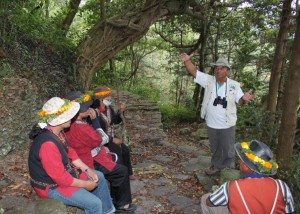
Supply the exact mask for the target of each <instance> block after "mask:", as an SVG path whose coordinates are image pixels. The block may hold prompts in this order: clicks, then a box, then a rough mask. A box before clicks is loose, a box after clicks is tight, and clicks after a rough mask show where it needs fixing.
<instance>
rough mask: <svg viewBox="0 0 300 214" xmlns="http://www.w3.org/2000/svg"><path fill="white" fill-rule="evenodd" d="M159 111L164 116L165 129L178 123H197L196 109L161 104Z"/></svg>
mask: <svg viewBox="0 0 300 214" xmlns="http://www.w3.org/2000/svg"><path fill="white" fill-rule="evenodd" d="M159 109H160V111H161V114H162V122H163V124H164V126H165V127H170V126H175V125H176V124H178V123H186V122H191V123H192V122H195V121H196V118H197V117H196V112H195V109H192V108H189V107H183V106H179V107H177V106H174V105H170V104H163V103H159Z"/></svg>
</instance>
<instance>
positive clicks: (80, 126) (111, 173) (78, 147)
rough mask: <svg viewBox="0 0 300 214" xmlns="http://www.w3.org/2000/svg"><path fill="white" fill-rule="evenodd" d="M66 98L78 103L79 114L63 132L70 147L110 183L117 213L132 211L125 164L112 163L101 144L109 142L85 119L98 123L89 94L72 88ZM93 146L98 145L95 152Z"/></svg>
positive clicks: (133, 206)
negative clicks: (91, 106)
mask: <svg viewBox="0 0 300 214" xmlns="http://www.w3.org/2000/svg"><path fill="white" fill-rule="evenodd" d="M66 98H67V99H69V100H71V101H76V102H78V103H80V109H79V114H78V115H77V116H75V118H74V119H73V120H72V123H71V126H70V128H69V130H67V131H66V137H67V139H68V141H69V145H70V147H72V148H74V149H75V151H76V152H77V154H78V156H79V157H80V158H81V160H82V161H83V162H84V163H86V165H88V166H89V167H90V168H91V169H96V170H99V171H101V172H102V173H103V174H104V177H105V178H106V179H107V180H108V181H109V183H110V193H111V197H112V199H113V203H114V205H115V208H116V211H117V212H124V213H130V212H133V211H135V210H136V208H137V206H136V204H134V203H132V198H131V188H130V180H129V175H128V170H127V167H126V166H124V165H121V164H118V163H115V162H114V160H113V156H112V153H111V152H110V151H109V150H108V149H107V148H106V147H105V146H104V145H105V144H106V143H108V141H109V139H108V137H107V141H106V142H103V139H102V137H101V135H100V134H99V132H97V131H96V130H95V128H94V127H93V126H91V125H90V124H89V123H87V121H86V118H88V117H90V119H91V121H92V124H94V125H95V123H97V122H98V119H97V117H96V113H95V111H94V109H92V108H90V105H91V104H92V102H93V101H92V98H91V95H89V94H88V93H86V94H83V93H82V92H80V91H72V92H70V93H69V94H67V96H66ZM95 126H97V125H95ZM94 148H98V150H97V152H96V153H94V151H95V149H94Z"/></svg>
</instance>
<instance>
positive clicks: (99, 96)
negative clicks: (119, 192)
mask: <svg viewBox="0 0 300 214" xmlns="http://www.w3.org/2000/svg"><path fill="white" fill-rule="evenodd" d="M94 96H95V100H94V103H93V104H92V106H91V107H92V108H94V109H95V111H96V112H97V118H98V120H99V123H100V126H101V127H102V128H103V130H104V131H105V133H106V134H107V135H108V136H109V143H108V144H107V145H106V146H107V147H108V148H109V150H110V151H112V152H114V153H116V154H117V155H118V163H120V164H123V165H125V166H127V168H128V172H129V178H130V179H132V180H134V179H135V176H134V175H133V171H132V165H131V158H130V150H129V148H128V146H127V145H125V144H124V143H123V142H122V140H121V139H119V138H117V137H116V136H115V133H114V125H115V124H120V123H121V122H122V117H121V114H123V113H124V111H125V104H124V103H121V104H120V106H119V110H118V112H115V111H114V109H113V108H112V106H111V103H112V98H111V90H110V88H108V87H106V86H99V87H96V88H95V89H94Z"/></svg>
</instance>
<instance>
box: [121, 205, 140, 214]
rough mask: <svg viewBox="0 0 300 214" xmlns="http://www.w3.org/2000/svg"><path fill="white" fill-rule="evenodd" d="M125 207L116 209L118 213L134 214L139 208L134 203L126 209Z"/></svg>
mask: <svg viewBox="0 0 300 214" xmlns="http://www.w3.org/2000/svg"><path fill="white" fill-rule="evenodd" d="M124 206H125V205H124ZM124 206H120V207H116V213H131V212H134V211H135V210H136V208H137V206H136V204H132V203H131V204H129V206H128V208H125V207H124Z"/></svg>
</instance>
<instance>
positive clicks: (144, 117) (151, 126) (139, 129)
mask: <svg viewBox="0 0 300 214" xmlns="http://www.w3.org/2000/svg"><path fill="white" fill-rule="evenodd" d="M112 98H113V100H114V104H115V106H114V108H115V109H117V106H116V104H117V103H119V102H124V101H125V100H127V103H126V111H125V113H124V121H123V124H121V125H120V126H118V127H117V129H118V131H117V134H116V135H117V136H118V137H119V138H121V137H122V135H126V138H127V143H128V144H130V143H133V142H152V143H153V142H154V141H155V142H157V141H162V140H164V139H165V138H166V134H165V133H164V132H163V130H162V123H161V112H160V111H159V108H158V106H157V104H156V103H155V102H152V101H149V100H147V99H145V98H143V97H141V96H138V95H135V94H132V93H129V92H126V91H120V92H117V91H113V92H112ZM118 101H119V102H118ZM124 133H125V134H124ZM125 143H126V140H125Z"/></svg>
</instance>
